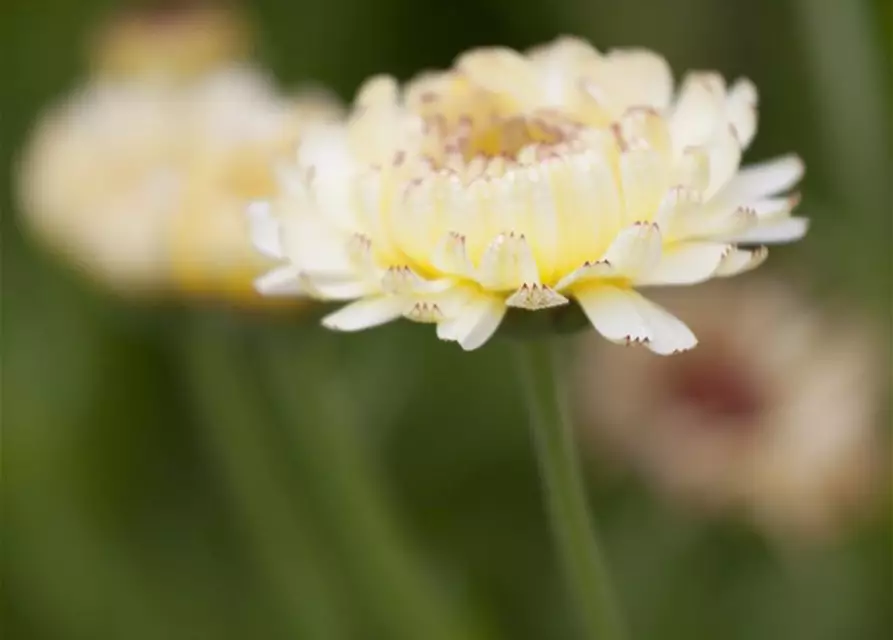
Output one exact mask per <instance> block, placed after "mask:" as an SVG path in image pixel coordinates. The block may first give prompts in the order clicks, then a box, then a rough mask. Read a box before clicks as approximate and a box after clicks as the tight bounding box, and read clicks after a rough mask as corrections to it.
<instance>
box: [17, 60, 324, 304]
mask: <svg viewBox="0 0 893 640" xmlns="http://www.w3.org/2000/svg"><path fill="white" fill-rule="evenodd" d="M337 116H338V107H337V106H335V104H334V102H333V101H332V100H331V99H330V98H328V97H327V96H325V95H323V94H318V93H311V94H307V95H304V96H298V97H295V98H289V97H285V96H282V95H281V94H279V93H278V92H277V90H276V89H275V87H274V86H273V84H272V83H271V82H270V81H269V79H268V78H267V77H266V76H265V75H264V74H263V73H261V72H259V71H257V70H255V69H252V68H249V67H232V68H226V69H219V70H217V71H215V72H213V73H209V74H206V75H204V76H202V77H200V78H196V79H195V80H194V81H193V82H191V83H189V84H171V83H165V82H156V81H150V80H147V79H145V78H133V79H130V80H115V81H109V80H102V79H100V80H95V81H92V82H89V83H88V84H87V85H86V86H84V87H82V88H81V89H80V90H79V91H78V92H76V94H75V95H74V96H72V97H71V98H69V99H67V100H65V101H63V102H62V104H60V105H58V106H56V107H54V108H52V109H51V110H50V111H49V112H48V113H47V114H46V115H45V116H44V117H43V118H42V119H41V120H40V121H39V122H38V123H37V126H36V129H35V131H34V134H33V137H32V139H31V141H30V144H29V145H28V148H27V149H26V151H25V154H24V158H23V161H22V166H21V173H20V178H21V181H20V194H21V200H22V211H23V213H24V221H25V223H26V225H27V226H28V227H29V228H30V229H32V230H33V231H34V232H35V235H36V236H37V237H39V238H40V239H41V240H42V241H44V242H45V243H47V244H49V245H50V246H52V247H53V248H55V249H58V250H61V251H62V252H64V253H65V254H66V255H67V256H68V258H69V259H70V260H72V261H73V262H75V263H76V264H77V265H79V266H80V267H82V268H83V269H85V270H86V271H88V272H89V273H91V274H92V275H93V276H95V278H96V279H98V280H100V281H101V282H103V283H105V284H108V285H110V286H113V287H114V288H116V289H118V290H120V291H123V292H137V291H141V292H145V291H147V290H151V291H158V292H160V291H170V290H172V289H174V290H177V289H179V290H183V291H188V292H190V293H197V294H208V295H223V296H226V297H231V296H236V297H237V298H238V299H243V298H246V297H251V298H254V297H255V294H254V291H253V287H252V284H251V283H252V280H253V279H254V278H255V277H256V276H257V275H258V273H260V272H261V271H262V270H263V269H265V268H268V267H269V266H270V264H271V263H270V262H269V261H267V260H265V259H263V258H262V257H261V256H259V255H258V254H257V253H256V252H255V251H254V250H253V247H252V246H251V241H250V235H249V229H248V222H247V219H246V217H245V210H246V208H247V206H248V203H249V202H250V201H251V200H253V199H255V198H261V197H269V196H270V195H271V194H272V193H273V190H274V188H275V181H274V179H273V171H274V168H273V166H274V164H275V162H276V161H277V160H278V159H281V158H283V157H285V156H286V155H288V154H290V153H293V152H294V148H295V146H296V144H297V141H298V138H299V137H300V133H301V130H302V128H303V127H305V126H306V125H307V124H308V123H309V122H319V121H325V120H330V119H333V118H336V117H337Z"/></svg>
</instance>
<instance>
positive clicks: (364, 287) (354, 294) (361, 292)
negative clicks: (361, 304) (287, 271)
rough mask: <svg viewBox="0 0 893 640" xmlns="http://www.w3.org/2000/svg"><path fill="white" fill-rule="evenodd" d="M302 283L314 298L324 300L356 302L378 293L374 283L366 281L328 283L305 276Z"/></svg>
mask: <svg viewBox="0 0 893 640" xmlns="http://www.w3.org/2000/svg"><path fill="white" fill-rule="evenodd" d="M302 282H303V283H304V286H306V287H307V288H308V289H309V290H311V291H312V292H313V295H314V296H316V297H318V298H322V299H323V300H354V299H356V298H362V297H364V296H368V295H372V294H374V293H376V292H378V288H377V287H376V286H375V284H374V283H372V282H368V281H364V280H348V281H345V282H326V281H317V280H314V279H313V277H312V276H310V275H308V274H304V276H303V278H302Z"/></svg>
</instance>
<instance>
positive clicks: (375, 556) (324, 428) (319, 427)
mask: <svg viewBox="0 0 893 640" xmlns="http://www.w3.org/2000/svg"><path fill="white" fill-rule="evenodd" d="M316 346H317V347H318V346H319V344H317V345H316ZM314 355H315V357H314V358H313V359H312V360H313V367H308V366H307V358H306V354H305V357H304V358H301V357H298V356H296V355H294V354H289V353H288V352H287V350H282V349H279V348H273V349H270V351H269V352H268V357H269V365H270V370H271V374H272V375H271V378H272V381H273V387H274V391H275V393H276V396H277V397H278V398H279V399H281V402H282V405H283V409H284V410H285V412H286V413H287V414H288V416H289V419H290V420H291V422H292V423H293V424H292V425H291V428H290V429H289V431H290V434H291V436H292V437H293V438H294V439H295V444H294V446H293V447H292V450H293V451H294V453H295V455H297V456H299V459H298V460H297V462H298V464H299V466H300V467H301V468H303V469H304V470H305V471H306V472H308V473H310V474H312V475H313V479H314V484H315V485H316V488H317V490H318V491H319V492H320V500H321V502H322V505H323V508H324V509H325V510H326V513H325V516H324V517H325V518H326V519H327V520H328V521H329V522H331V523H332V524H333V525H334V531H333V535H334V536H335V538H336V544H339V546H340V548H341V549H342V550H343V554H344V556H343V557H344V558H345V560H346V561H347V564H348V567H347V569H348V572H349V574H350V575H351V577H352V579H353V580H354V582H355V583H356V584H357V586H358V587H359V589H360V592H361V594H362V596H363V598H364V600H365V602H366V604H367V606H369V607H370V610H371V614H372V615H373V617H374V618H375V619H376V620H377V622H378V624H379V625H380V627H381V628H382V631H383V633H384V636H383V637H387V638H394V639H397V640H418V639H419V638H425V639H426V640H468V639H474V638H478V637H479V632H477V631H475V630H472V629H469V628H468V625H467V624H466V620H465V619H464V618H463V616H460V615H457V612H456V611H454V610H453V609H452V608H451V606H450V603H449V602H448V601H447V600H446V599H445V597H444V596H445V594H444V593H441V592H440V590H439V589H438V587H437V585H436V583H435V582H434V581H433V580H432V579H431V576H429V575H427V573H426V572H425V568H424V564H423V563H422V562H421V561H420V558H419V557H418V555H417V554H416V553H414V552H413V549H412V545H411V544H408V541H407V540H406V536H405V535H403V532H402V530H401V527H400V526H399V523H398V522H397V518H396V514H395V513H394V510H393V509H392V505H391V504H390V503H389V500H388V499H387V496H386V495H385V493H384V491H383V490H382V486H383V484H384V480H383V478H382V477H381V474H380V473H379V469H378V468H377V465H376V464H375V462H374V460H373V459H372V457H371V455H370V452H369V451H367V450H366V444H365V443H364V442H363V441H362V439H361V438H360V437H359V436H360V427H362V426H363V425H357V424H356V417H355V416H354V415H353V413H354V411H356V410H359V409H360V408H359V407H354V406H352V404H353V403H352V402H351V394H350V391H349V389H346V388H345V386H346V385H344V384H342V383H341V382H339V378H342V377H343V372H341V371H340V370H333V369H327V368H326V367H327V365H331V367H337V368H339V369H340V367H343V366H344V364H343V362H344V360H343V358H338V357H337V354H333V353H315V354H314Z"/></svg>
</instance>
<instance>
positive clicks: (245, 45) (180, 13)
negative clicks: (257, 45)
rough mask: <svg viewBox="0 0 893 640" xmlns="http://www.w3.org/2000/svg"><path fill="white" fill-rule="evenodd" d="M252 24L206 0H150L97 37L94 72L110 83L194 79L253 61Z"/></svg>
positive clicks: (112, 22)
mask: <svg viewBox="0 0 893 640" xmlns="http://www.w3.org/2000/svg"><path fill="white" fill-rule="evenodd" d="M250 46H251V25H250V24H249V23H248V21H247V20H246V19H245V17H244V16H243V15H241V14H240V13H239V12H238V11H235V10H233V9H232V8H229V7H227V6H225V5H224V4H223V3H219V2H208V1H206V0H173V1H171V0H149V1H148V2H142V3H141V4H138V5H136V6H128V7H127V8H125V9H123V10H120V11H118V12H117V13H114V14H112V15H111V16H110V17H109V19H107V20H106V21H105V22H103V23H102V24H101V25H100V27H99V28H98V29H97V30H96V31H95V32H94V33H93V34H92V41H91V46H90V51H89V61H90V66H91V69H92V72H93V73H94V74H95V75H101V76H104V77H107V78H117V79H121V78H125V79H126V78H133V77H135V76H141V77H147V76H151V77H154V78H156V79H160V80H163V81H182V80H186V81H188V80H191V79H194V78H195V77H196V76H199V75H201V74H203V73H207V72H209V71H213V70H214V69H217V68H219V67H221V66H225V65H228V64H232V63H233V62H234V61H237V60H244V59H246V58H247V56H248V53H249V50H250Z"/></svg>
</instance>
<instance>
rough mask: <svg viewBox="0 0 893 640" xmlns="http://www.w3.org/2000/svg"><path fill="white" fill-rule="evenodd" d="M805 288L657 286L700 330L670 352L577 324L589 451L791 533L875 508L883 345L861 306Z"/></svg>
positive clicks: (658, 484)
mask: <svg viewBox="0 0 893 640" xmlns="http://www.w3.org/2000/svg"><path fill="white" fill-rule="evenodd" d="M803 295H804V294H803V293H802V292H798V291H795V290H793V288H792V287H791V286H786V285H784V284H783V283H780V282H777V281H769V280H760V279H749V281H745V282H741V283H736V282H728V283H723V284H710V285H705V286H702V287H698V288H694V289H686V290H673V291H670V292H664V293H663V295H658V299H659V300H660V301H661V302H662V303H663V304H665V305H666V307H667V308H668V309H671V310H672V311H673V312H674V313H677V314H678V315H679V316H680V317H681V318H684V319H685V321H686V322H687V323H688V324H689V326H691V327H692V330H693V331H695V332H697V334H698V335H699V336H701V344H700V347H699V348H698V349H695V350H693V351H692V352H690V353H686V354H682V355H680V356H679V357H677V358H671V359H655V358H652V357H649V356H648V355H647V354H644V353H642V352H641V351H639V350H629V349H617V348H610V347H607V346H603V345H600V344H599V343H598V342H596V341H594V340H591V339H588V338H587V339H586V340H585V347H583V348H582V349H583V352H582V354H581V356H580V358H579V362H578V366H579V380H578V385H577V387H576V391H577V406H578V410H579V424H580V428H581V430H582V435H583V437H584V438H586V439H587V440H588V441H589V442H590V444H591V445H592V451H593V452H594V455H595V456H596V457H598V458H599V459H600V460H601V461H602V463H604V464H611V462H612V461H616V462H618V463H622V462H623V461H626V462H627V463H629V465H630V466H631V467H633V468H634V469H636V470H637V471H638V472H640V473H641V474H642V475H643V476H645V478H646V479H648V480H650V481H651V482H652V483H653V484H654V485H655V488H656V489H657V490H658V491H659V492H663V493H665V494H667V495H669V496H670V497H672V498H675V499H679V500H682V501H687V502H688V503H690V504H693V505H694V506H697V507H700V508H703V509H706V510H715V511H719V512H723V511H724V512H727V513H728V512H731V513H734V512H737V511H740V512H743V513H745V514H746V515H747V516H749V517H751V518H752V519H754V520H756V522H757V524H758V525H759V526H761V527H762V528H764V529H765V530H766V532H767V533H769V534H771V535H773V536H784V537H787V538H790V537H794V538H795V539H796V542H809V541H810V540H814V539H819V540H821V539H827V538H829V537H831V536H832V535H833V534H835V533H837V532H838V531H840V530H842V529H843V530H846V529H850V528H856V527H858V526H859V524H860V522H861V518H862V517H864V515H865V513H866V512H871V511H874V512H875V513H877V512H879V511H880V510H881V508H882V506H883V507H885V506H886V502H882V501H881V500H880V498H881V497H882V494H883V493H884V489H885V488H886V486H885V485H886V480H887V476H888V473H887V465H888V463H889V460H888V459H887V452H888V451H889V450H890V443H889V442H888V441H887V434H886V433H884V432H883V430H882V423H881V422H880V420H881V417H882V416H883V413H884V411H883V410H884V407H885V406H886V405H887V403H888V402H889V399H888V391H889V389H890V379H889V371H888V369H887V366H886V357H885V354H886V353H887V352H888V350H889V347H888V346H887V345H886V344H885V336H884V334H883V332H881V331H880V330H879V328H878V327H877V326H873V325H872V324H871V323H868V324H869V326H866V323H865V322H864V318H856V317H847V316H844V317H837V316H836V315H835V314H834V313H831V312H828V313H825V312H823V311H822V310H820V309H816V308H814V307H813V306H810V305H809V304H808V303H805V302H804V301H803V300H801V298H802V297H803ZM847 315H848V316H855V315H856V312H855V311H853V310H852V309H849V310H848V314H847ZM785 542H786V543H791V542H792V541H791V540H785Z"/></svg>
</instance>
